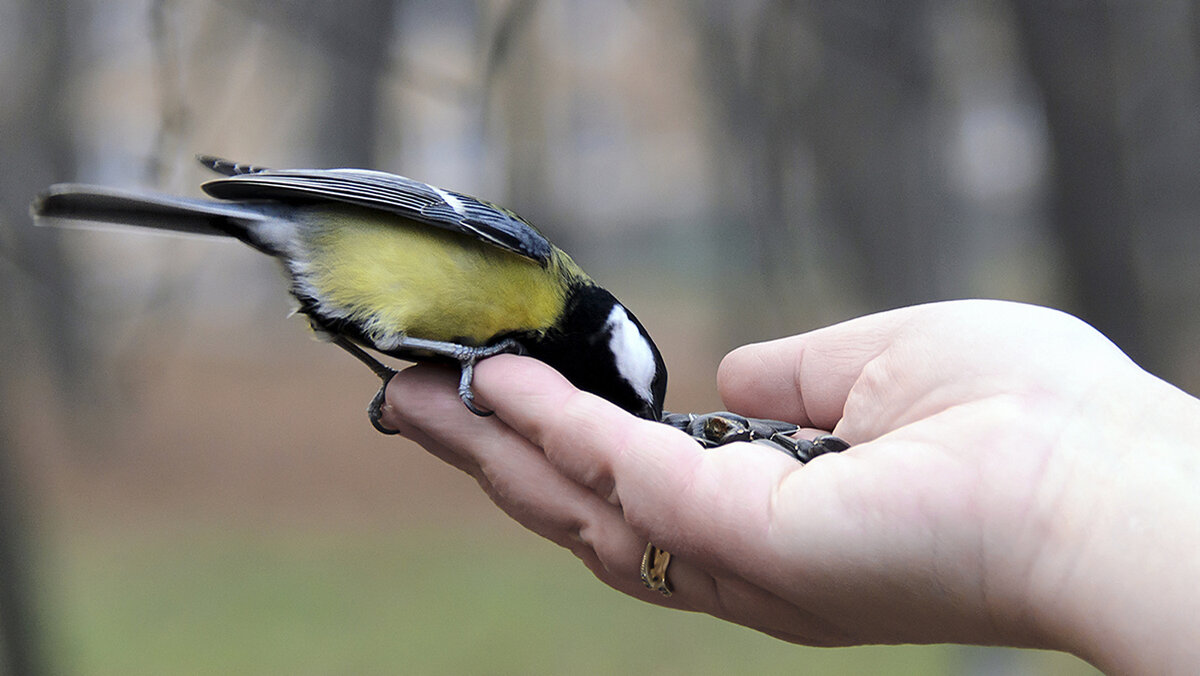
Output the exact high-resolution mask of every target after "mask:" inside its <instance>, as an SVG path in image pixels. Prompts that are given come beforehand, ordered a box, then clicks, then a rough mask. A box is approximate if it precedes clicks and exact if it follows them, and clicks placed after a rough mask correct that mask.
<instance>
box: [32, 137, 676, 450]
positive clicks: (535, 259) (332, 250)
mask: <svg viewBox="0 0 1200 676" xmlns="http://www.w3.org/2000/svg"><path fill="white" fill-rule="evenodd" d="M197 159H199V160H200V162H201V163H202V164H204V165H205V166H207V167H208V168H210V169H212V170H213V171H215V172H217V173H218V174H221V175H222V178H217V179H213V180H210V181H208V182H206V183H204V184H203V185H202V186H201V187H202V189H203V190H204V192H205V193H207V194H208V195H209V196H211V197H214V198H216V200H209V199H196V198H188V197H177V196H173V195H164V194H157V193H150V192H141V191H136V192H135V191H129V190H119V189H115V188H108V187H101V186H91V185H79V184H58V185H54V186H52V187H51V188H50V189H49V190H47V191H46V192H45V193H43V194H41V195H40V196H38V198H37V199H36V200H35V201H34V203H33V205H32V206H31V208H30V211H31V212H32V214H33V215H34V217H35V218H53V219H73V220H84V221H97V222H103V223H115V224H124V225H133V226H141V227H148V228H154V229H159V230H168V231H174V232H182V233H195V234H209V235H221V236H228V237H236V238H237V239H239V240H241V241H243V242H245V243H246V244H249V245H250V246H252V247H254V248H255V249H257V250H258V251H261V252H263V253H265V254H268V255H271V256H274V257H275V258H277V259H279V260H280V262H281V263H282V264H283V268H284V270H285V272H286V273H287V275H288V276H289V278H290V279H291V288H290V290H291V293H292V295H293V296H295V297H296V299H297V300H298V301H299V303H300V306H299V309H298V311H299V312H300V313H302V314H304V315H305V316H307V317H308V320H309V323H310V324H311V325H312V327H313V329H314V331H315V332H316V333H317V334H318V335H319V336H321V337H323V338H325V339H326V340H329V341H330V342H333V343H334V344H336V345H338V346H339V347H341V348H343V349H345V350H346V351H348V352H349V353H350V354H352V355H354V356H355V357H356V358H357V359H359V360H360V361H362V362H363V363H365V364H367V365H368V366H370V367H371V369H372V370H373V371H374V372H375V373H376V375H378V376H379V377H380V378H382V379H383V386H382V387H380V389H379V393H378V394H376V395H375V398H374V399H373V400H372V401H371V405H370V407H369V408H368V414H369V416H370V419H371V423H372V425H374V426H375V428H376V429H378V430H380V431H381V432H385V433H390V432H391V430H388V429H387V428H385V427H384V426H383V425H382V424H381V423H380V415H381V406H382V404H383V397H384V391H385V389H386V387H387V384H388V381H389V380H390V379H391V377H392V376H393V375H394V374H395V371H394V370H393V369H391V368H390V367H388V366H385V365H383V364H381V363H380V362H379V361H378V360H377V359H375V358H374V357H372V356H371V355H370V354H368V353H367V352H365V351H364V350H363V348H369V349H371V350H374V351H376V352H379V353H382V354H386V355H390V356H393V357H398V358H400V359H404V360H408V361H450V362H457V363H458V364H459V366H460V368H461V377H460V380H459V390H458V393H459V396H460V398H461V399H462V401H463V403H464V404H465V405H466V406H467V408H469V409H470V410H471V411H473V412H475V413H477V414H479V415H487V414H488V413H489V412H488V411H484V410H481V409H480V408H479V407H478V406H477V405H476V404H475V403H474V401H473V399H474V396H473V394H472V391H471V378H472V373H473V368H474V365H475V363H476V362H477V361H479V360H480V359H483V358H485V357H489V356H492V355H495V354H499V353H502V352H512V353H523V354H527V355H530V356H533V357H536V358H537V359H540V360H542V361H544V362H546V363H547V364H549V365H550V366H552V367H554V368H555V369H557V370H558V371H559V372H560V373H562V374H563V375H564V376H565V377H566V378H567V379H568V380H570V381H571V383H573V384H574V385H575V386H576V387H578V388H580V389H582V390H587V391H589V392H592V393H594V394H597V395H599V396H601V397H604V398H605V399H608V400H609V401H611V402H613V403H614V404H616V405H618V406H620V407H621V408H623V409H625V410H627V411H629V412H630V413H633V414H635V415H638V416H640V417H643V418H647V419H652V420H659V419H661V417H662V413H663V399H664V397H665V396H666V388H667V370H666V366H665V365H664V363H663V359H662V355H661V354H659V351H658V348H657V347H656V346H655V345H654V341H653V340H651V338H650V335H649V334H648V333H647V332H646V329H645V328H644V327H643V326H642V324H641V322H639V321H638V320H637V318H636V317H634V315H633V313H632V312H630V311H629V310H628V309H626V308H625V306H624V305H622V304H621V303H620V302H619V301H617V299H616V298H614V297H613V295H612V294H611V293H609V292H608V291H606V290H605V289H603V288H601V287H600V286H599V285H597V284H596V282H594V281H593V280H592V278H591V277H589V276H588V275H587V274H586V273H585V272H584V271H583V270H582V269H580V267H579V266H578V265H577V264H576V263H575V261H573V260H571V257H570V256H568V255H567V254H566V253H565V252H563V251H562V250H561V249H559V248H558V247H556V246H554V245H553V244H551V243H550V241H549V240H547V239H546V238H545V237H544V236H543V235H542V234H541V233H540V232H538V231H537V229H535V228H534V227H533V226H531V225H530V224H529V223H527V222H525V221H524V220H523V219H521V217H519V216H517V215H516V214H515V213H513V212H512V211H509V210H507V209H504V208H502V207H498V206H496V205H493V204H490V203H488V202H485V201H483V200H479V199H476V198H474V197H470V196H468V195H464V194H462V193H458V192H454V191H451V190H443V189H442V188H437V187H434V186H432V185H428V184H425V183H421V182H419V181H414V180H412V179H408V178H404V177H402V176H397V175H394V174H388V173H384V172H381V171H370V170H365V169H288V170H272V169H267V168H264V167H257V166H252V165H246V164H238V163H235V162H230V161H228V160H224V159H220V158H217V157H209V156H199V157H198V158H197Z"/></svg>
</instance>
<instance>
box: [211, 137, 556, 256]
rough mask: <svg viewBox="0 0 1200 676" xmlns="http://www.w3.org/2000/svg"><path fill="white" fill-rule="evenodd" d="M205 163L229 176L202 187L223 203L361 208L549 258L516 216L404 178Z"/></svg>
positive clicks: (544, 243) (539, 238) (547, 248)
mask: <svg viewBox="0 0 1200 676" xmlns="http://www.w3.org/2000/svg"><path fill="white" fill-rule="evenodd" d="M200 161H201V162H203V163H204V164H205V165H206V166H209V167H210V168H212V169H213V170H214V171H217V172H219V173H222V174H226V178H218V179H214V180H211V181H208V182H207V183H205V184H204V185H203V186H202V188H203V189H204V192H206V193H208V194H209V195H211V196H213V197H216V198H218V199H225V200H239V201H240V200H278V201H282V202H320V201H324V200H332V201H335V202H345V203H348V204H357V205H359V206H363V207H368V208H371V209H378V210H381V211H388V212H392V213H395V214H399V215H401V216H403V217H405V218H408V219H411V220H414V221H417V222H419V223H424V224H427V225H431V226H434V227H437V228H444V229H446V230H452V231H454V232H461V233H464V234H467V235H471V236H473V237H476V238H478V239H480V240H483V241H484V242H487V243H489V244H492V245H495V246H497V247H500V248H501V249H504V250H506V251H511V252H513V253H515V254H518V255H521V256H524V257H526V258H529V259H531V260H534V261H537V262H538V263H542V264H546V263H547V262H548V261H549V259H550V253H551V251H552V248H551V245H550V242H549V240H547V239H546V238H545V237H544V236H543V235H542V233H540V232H538V231H537V230H536V229H534V227H533V226H531V225H529V224H528V223H526V222H525V221H524V220H522V219H521V217H520V216H517V215H516V214H514V213H513V212H511V211H509V210H507V209H504V208H502V207H498V206H495V205H494V204H489V203H487V202H484V201H482V200H478V199H475V198H474V197H471V196H470V195H464V194H462V193H457V192H453V191H450V190H443V189H441V188H436V187H434V186H431V185H428V184H426V183H421V182H420V181H414V180H412V179H409V178H404V177H403V176H397V175H395V174H388V173H384V172H382V171H370V170H367V169H285V170H274V169H265V168H262V167H255V166H252V165H238V164H234V163H232V162H227V161H224V160H219V159H217V158H209V157H201V158H200Z"/></svg>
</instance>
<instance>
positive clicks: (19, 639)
mask: <svg viewBox="0 0 1200 676" xmlns="http://www.w3.org/2000/svg"><path fill="white" fill-rule="evenodd" d="M14 5H15V6H14V8H13V11H10V12H8V14H7V16H8V18H9V20H11V21H15V22H17V23H18V24H19V28H17V29H15V30H14V29H13V27H12V26H9V27H7V31H8V35H9V37H10V38H11V39H15V40H19V41H20V44H19V45H17V46H16V47H13V46H11V45H10V47H9V49H8V50H7V51H8V53H9V58H11V59H14V60H16V62H15V63H8V64H6V65H7V66H8V68H7V69H6V72H7V73H10V74H11V76H10V78H9V79H7V80H6V81H4V82H3V85H4V91H5V96H6V98H7V99H8V100H9V101H10V102H13V101H15V102H17V105H9V106H5V107H3V108H0V138H3V139H4V142H3V144H0V171H2V172H3V174H4V175H3V179H2V180H0V227H2V228H3V232H2V233H0V235H3V237H2V238H0V242H2V244H3V248H4V252H5V253H4V255H5V257H6V259H7V260H5V261H4V262H3V264H2V266H0V275H2V276H3V277H5V280H4V283H3V288H4V289H6V290H7V291H8V293H5V294H0V315H2V316H4V317H9V318H20V319H18V320H17V321H6V322H4V323H3V324H2V325H0V344H2V345H4V346H5V349H4V351H3V356H2V357H0V360H3V363H2V364H0V397H4V398H12V397H16V396H18V393H19V388H20V384H19V381H20V378H22V377H31V376H33V375H34V373H33V372H32V371H31V368H30V366H29V363H30V360H31V358H32V360H33V361H34V362H36V361H37V357H38V356H41V357H43V358H44V359H45V360H46V363H45V364H44V365H45V366H46V367H47V369H46V370H45V371H42V372H41V373H49V374H50V375H51V376H53V377H56V380H57V383H58V388H57V389H58V390H59V392H61V393H62V395H63V397H64V399H65V402H64V403H65V405H64V406H63V407H62V410H63V411H64V412H67V411H69V410H70V409H71V408H72V407H74V406H77V405H79V403H80V402H82V401H85V400H86V399H87V394H86V393H87V389H88V388H87V386H88V379H87V377H86V376H87V373H86V372H85V371H84V370H83V369H82V368H81V364H83V363H84V361H83V360H82V359H81V355H82V353H83V350H84V340H83V336H84V335H86V332H85V331H84V329H83V327H82V325H81V322H83V321H84V320H85V319H86V317H85V316H83V313H82V311H81V310H80V309H79V308H78V307H77V305H76V303H75V301H74V299H75V298H76V297H77V294H76V293H75V289H76V284H77V281H76V276H75V275H74V274H73V270H72V267H71V265H70V264H69V262H68V259H67V257H66V256H65V255H64V253H63V250H62V247H61V245H60V238H59V235H60V233H59V232H55V231H53V230H50V229H35V228H33V227H32V224H31V223H30V220H29V211H28V209H29V202H30V201H31V200H32V199H33V197H34V195H36V194H37V193H38V192H39V191H41V190H43V189H45V188H46V186H48V185H50V184H51V183H53V182H54V181H56V180H66V179H69V178H71V177H73V176H74V173H75V172H74V168H73V165H74V157H73V153H72V151H71V148H72V140H73V139H72V138H71V134H70V131H69V130H70V125H69V114H68V110H67V105H66V101H67V100H68V98H69V96H68V86H67V82H68V72H69V65H70V55H71V54H72V50H71V46H72V45H73V44H75V43H76V42H81V31H80V30H79V29H80V27H81V26H82V25H84V21H83V18H82V17H81V16H80V12H79V8H78V7H75V6H74V3H72V2H70V1H69V0H18V1H17V2H15V3H14ZM15 276H21V277H22V279H21V280H20V282H19V283H18V281H17V280H16V279H14V277H15ZM70 395H74V396H70ZM12 410H13V407H12V406H11V405H9V402H7V401H6V402H5V404H4V405H3V406H0V641H2V642H3V643H2V645H0V651H2V652H3V654H2V656H0V668H3V669H6V670H7V672H8V673H11V674H17V675H22V676H23V675H25V674H40V673H43V672H44V670H45V666H44V663H43V657H44V656H43V651H42V647H41V638H42V637H41V636H40V634H39V627H40V622H39V621H38V617H37V612H36V610H35V605H36V604H35V603H34V601H33V596H34V594H33V582H32V579H31V577H32V575H31V570H32V563H31V558H32V554H31V552H30V548H29V546H28V534H27V532H26V529H25V523H24V519H23V516H24V514H23V509H24V506H25V504H26V498H25V496H26V490H25V487H24V486H23V485H22V482H21V474H20V472H19V469H18V468H19V458H18V457H17V453H16V449H15V448H14V446H13V438H14V432H13V426H14V420H13V415H14V414H13V412H12ZM60 417H61V418H63V419H64V420H67V421H69V420H70V419H71V418H72V416H71V415H69V414H68V415H64V416H60Z"/></svg>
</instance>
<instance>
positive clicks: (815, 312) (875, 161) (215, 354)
mask: <svg viewBox="0 0 1200 676" xmlns="http://www.w3.org/2000/svg"><path fill="white" fill-rule="evenodd" d="M1198 34H1200V2H1197V1H1196V0H1144V1H1142V2H1122V1H1119V0H1110V1H1108V2H1104V1H1100V0H1055V1H1046V0H1037V1H1035V0H955V1H951V0H905V1H896V0H893V1H891V2H880V1H874V2H872V1H867V0H838V1H834V0H828V1H824V2H820V1H809V2H803V1H788V0H753V1H747V2H719V1H708V2H686V1H684V0H661V1H650V0H628V1H625V2H620V1H616V0H561V1H551V0H545V1H539V0H511V1H497V2H486V3H475V2H468V1H465V0H454V1H447V2H437V3H432V2H410V1H407V0H356V1H347V2H339V3H332V2H318V1H316V0H203V1H196V0H193V1H191V2H183V1H182V0H122V1H118V2H113V1H109V2H99V1H98V0H0V86H2V90H3V91H4V92H5V95H4V97H3V99H2V100H0V280H2V283H3V289H4V291H5V292H4V293H3V294H0V317H3V318H4V320H3V321H2V322H0V341H2V342H0V396H2V397H3V405H2V406H0V639H2V644H0V647H2V651H0V654H2V657H0V668H2V669H6V670H7V671H8V672H9V673H13V674H50V673H65V674H225V673H288V674H390V673H419V674H452V673H491V674H525V673H539V674H555V673H629V672H634V671H643V672H645V671H649V670H652V671H653V672H654V673H658V674H685V673H686V674H704V673H714V674H715V673H731V672H756V673H782V672H784V671H786V672H788V673H796V672H797V671H799V672H800V673H831V674H838V673H847V674H849V673H866V672H870V673H889V674H910V673H911V674H1008V673H1031V674H1037V673H1046V674H1050V673H1054V674H1062V673H1068V674H1069V673H1076V674H1085V673H1094V672H1093V671H1092V670H1091V669H1090V668H1089V667H1087V666H1086V665H1084V664H1083V663H1082V662H1080V661H1078V660H1075V659H1074V658H1071V657H1068V656H1064V655H1058V654H1053V653H1045V652H1036V651H1016V650H1003V649H986V648H971V647H958V646H933V647H868V648H855V649H836V650H819V649H808V648H801V647H796V646H792V645H788V644H784V643H781V642H777V641H774V640H772V639H769V638H766V637H764V636H761V635H759V634H756V633H754V632H752V631H749V630H745V629H740V628H737V627H732V626H729V625H725V624H722V623H720V622H717V621H715V620H712V619H710V618H704V617H695V616H691V615H687V614H683V613H677V612H669V611H665V610H661V609H658V608H654V607H650V606H648V605H645V604H642V603H639V602H637V601H633V600H631V599H628V598H625V597H622V596H620V595H619V594H617V593H616V592H612V591H610V590H608V589H607V588H606V587H604V586H603V585H601V584H600V583H598V582H596V581H595V580H594V579H592V578H591V576H590V575H589V574H588V573H587V572H586V570H585V569H584V568H583V567H582V566H580V565H578V563H577V562H576V561H575V560H574V559H573V557H572V556H571V555H570V554H569V553H567V552H564V551H560V550H558V549H557V548H555V547H554V546H552V545H550V544H548V543H545V542H543V541H541V540H539V539H538V538H537V537H535V536H533V535H531V534H529V533H527V532H525V531H524V530H522V529H521V528H520V527H518V526H517V525H516V524H515V523H512V522H510V521H509V520H508V519H507V517H505V516H504V515H503V514H501V513H499V512H498V511H497V510H495V509H493V508H492V507H491V506H490V504H489V503H488V501H487V499H486V498H485V497H484V496H483V495H482V493H481V492H480V491H479V490H478V489H477V488H476V487H475V486H474V484H473V482H472V481H470V480H469V479H468V478H467V477H465V476H462V475H460V474H459V473H457V472H456V471H454V470H453V469H451V468H449V467H447V466H445V465H442V464H441V463H439V462H438V461H436V460H433V459H431V458H430V457H428V456H427V455H426V454H424V453H423V452H422V451H421V450H420V449H418V448H417V447H415V446H412V445H410V444H408V443H407V442H404V441H399V440H396V439H391V438H384V437H382V436H380V435H378V434H377V433H375V432H374V431H373V430H372V429H371V427H370V426H369V425H368V424H367V420H366V417H365V414H364V408H365V405H366V403H367V400H368V399H369V398H370V397H371V395H372V394H373V393H374V391H375V388H376V385H377V383H376V381H375V379H374V377H373V376H372V375H371V374H370V373H368V372H367V370H366V369H364V368H362V367H361V366H360V365H359V364H357V363H355V362H354V361H353V360H352V359H350V358H349V357H348V356H347V355H345V354H343V353H342V352H341V351H340V350H336V349H332V348H330V347H326V346H324V345H321V344H318V343H316V342H313V341H312V340H311V339H310V338H309V336H308V331H307V329H306V326H305V322H303V321H302V320H298V319H295V318H288V316H287V314H288V310H289V307H290V306H289V301H288V298H287V295H286V293H285V285H284V283H283V282H282V278H281V276H280V274H279V272H278V270H277V269H276V267H275V265H274V264H273V263H272V261H270V260H268V259H266V258H265V257H263V256H260V255H258V254H256V253H255V252H253V251H251V250H249V249H248V248H246V247H243V246H241V245H239V244H237V243H227V242H219V241H213V240H199V239H177V238H168V237H157V236H151V235H139V234H129V233H113V232H96V231H82V230H50V229H35V228H33V227H32V225H31V223H30V219H29V217H28V215H27V206H28V204H29V201H30V200H31V199H32V198H33V196H34V195H35V194H36V193H37V192H38V191H39V190H41V189H43V188H45V187H46V186H48V185H49V184H51V183H54V182H60V181H85V182H97V183H106V184H111V185H119V186H145V187H152V188H156V189H160V190H165V191H172V192H182V193H186V194H199V191H198V188H197V185H198V183H199V182H200V181H202V180H203V179H204V178H205V175H204V172H203V171H202V169H201V167H199V165H198V164H196V163H195V161H194V160H193V154H195V153H199V152H203V153H212V154H218V155H225V156H228V157H230V158H233V159H236V160H239V161H243V162H252V163H255V164H261V165H266V166H276V167H290V166H303V167H312V166H318V167H325V166H358V167H372V168H378V169H384V170H388V171H394V172H397V173H402V174H405V175H408V176H412V177H414V178H418V179H420V180H424V181H429V182H432V183H434V184H437V185H443V186H446V187H448V188H453V189H457V190H461V191H463V192H467V193H471V194H475V195H479V196H481V197H484V198H486V199H490V200H492V201H495V202H499V203H502V204H505V205H507V206H510V207H512V208H514V209H515V210H517V211H518V212H519V213H521V214H522V215H523V216H525V217H526V218H528V219H529V220H530V221H532V222H533V223H535V224H536V225H538V226H539V227H540V228H541V229H542V230H543V231H544V232H546V233H547V234H548V235H549V236H550V237H551V239H553V240H554V241H556V242H557V243H558V244H560V245H561V246H563V248H565V249H567V250H568V251H569V252H571V253H572V254H573V255H574V257H575V258H576V260H578V261H579V262H580V263H581V264H582V265H583V266H584V267H585V268H586V269H588V270H589V271H590V272H591V273H592V274H593V276H595V277H596V278H597V279H598V280H600V282H601V283H603V284H605V285H606V286H608V287H609V288H610V289H612V290H613V292H614V293H615V294H616V295H617V296H618V297H620V298H622V299H623V300H624V301H625V302H626V304H627V305H629V306H630V307H631V308H633V309H634V311H635V312H636V313H637V314H638V316H639V318H640V319H641V320H642V321H643V323H644V324H645V325H646V326H647V328H648V329H649V330H650V331H651V333H652V334H653V335H654V336H655V337H656V339H657V341H658V343H659V345H660V347H661V348H662V350H663V352H664V355H665V358H666V361H667V363H668V366H669V368H670V370H671V392H670V394H669V396H668V400H667V404H668V408H670V409H672V410H684V411H708V410H714V409H717V408H719V407H720V401H719V399H718V398H717V397H716V394H715V391H714V387H713V382H714V375H715V371H716V366H717V364H718V363H719V360H720V357H721V355H723V354H724V353H725V352H726V351H727V350H729V349H730V348H732V347H734V346H736V345H739V344H742V343H745V342H748V341H756V340H763V339H768V338H774V337H778V336H781V335H786V334H790V333H796V332H800V331H804V330H807V329H811V328H815V327H818V326H821V325H825V324H828V323H831V322H835V321H839V320H842V319H846V318H849V317H852V316H856V315H859V314H862V313H866V312H872V311H877V310H883V309H887V308H892V307H896V306H900V305H906V304H912V303H921V302H927V301H933V300H940V299H948V298H963V297H996V298H1007V299H1014V300H1020V301H1027V302H1033V303H1039V304H1045V305H1051V306H1054V307H1058V308H1062V309H1064V310H1067V311H1070V312H1073V313H1076V314H1078V315H1080V316H1082V317H1083V318H1085V319H1086V320H1088V321H1089V322H1091V323H1092V324H1093V325H1095V326H1096V327H1097V328H1099V329H1100V330H1102V331H1103V332H1105V333H1106V334H1107V335H1109V336H1110V337H1111V338H1112V339H1113V340H1114V341H1116V342H1117V343H1118V344H1119V345H1120V346H1121V347H1122V348H1124V349H1125V350H1126V351H1127V352H1128V353H1129V354H1130V355H1131V356H1133V357H1134V358H1135V359H1136V360H1137V361H1138V362H1139V363H1140V364H1142V365H1144V366H1145V367H1146V368H1148V369H1150V370H1151V371H1153V372H1154V373H1156V374H1158V375H1161V376H1162V377H1164V378H1167V379H1168V380H1170V381H1172V382H1174V383H1176V384H1178V385H1180V386H1181V387H1183V388H1184V389H1186V390H1188V391H1190V392H1192V393H1197V392H1200V353H1198V352H1197V349H1196V343H1197V338H1198V337H1200V318H1198V315H1197V311H1196V308H1197V307H1198V297H1200V267H1198V265H1197V260H1198V258H1200V229H1198V228H1197V227H1196V223H1197V219H1198V216H1200V190H1198V188H1200V185H1198V177H1200V167H1198V166H1197V165H1198V163H1200V152H1198V151H1200V61H1198V50H1197V45H1198V44H1200V43H1198V41H1197V37H1198ZM1028 328H1029V330H1030V331H1037V330H1038V327H1036V326H1030V327H1028Z"/></svg>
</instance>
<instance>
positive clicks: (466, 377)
mask: <svg viewBox="0 0 1200 676" xmlns="http://www.w3.org/2000/svg"><path fill="white" fill-rule="evenodd" d="M400 346H401V347H403V348H405V349H408V350H424V351H425V352H429V353H431V354H436V355H440V356H443V357H449V358H450V359H453V360H455V361H457V362H458V365H459V368H461V369H462V375H461V376H460V377H459V380H458V398H459V399H461V400H462V403H463V406H466V407H467V410H468V411H470V412H471V413H474V414H475V415H477V416H480V417H487V416H489V415H491V414H492V411H488V410H485V409H482V408H479V407H478V406H476V405H475V392H473V391H472V390H471V380H472V379H473V378H474V377H475V364H476V363H477V362H479V360H480V359H487V358H488V357H493V356H495V355H498V354H522V353H524V351H525V350H524V348H522V347H521V344H520V343H518V342H517V341H515V340H513V339H511V338H506V339H504V340H502V341H500V342H498V343H495V344H493V345H484V346H482V347H472V346H470V345H460V344H458V343H449V342H443V341H440V340H426V339H424V338H412V337H410V336H404V337H403V338H402V339H401V340H400Z"/></svg>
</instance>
